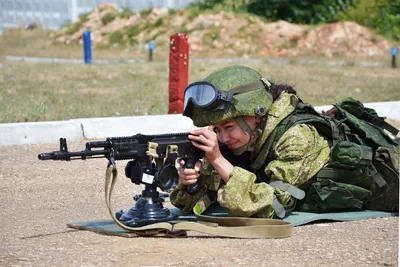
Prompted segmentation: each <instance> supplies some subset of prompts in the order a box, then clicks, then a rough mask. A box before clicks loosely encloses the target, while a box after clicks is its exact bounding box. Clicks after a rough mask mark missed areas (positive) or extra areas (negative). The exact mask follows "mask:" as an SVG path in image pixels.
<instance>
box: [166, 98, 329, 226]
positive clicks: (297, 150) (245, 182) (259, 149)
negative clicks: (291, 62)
mask: <svg viewBox="0 0 400 267" xmlns="http://www.w3.org/2000/svg"><path fill="white" fill-rule="evenodd" d="M298 101H299V100H298V98H297V97H296V96H295V95H292V94H288V93H283V94H282V95H281V96H280V98H279V99H277V100H276V101H274V103H273V105H272V106H271V108H270V110H269V112H268V115H267V116H268V117H267V123H266V126H265V129H264V131H263V133H262V134H261V135H260V136H259V137H258V139H257V141H256V144H255V149H254V151H253V153H254V155H252V158H254V160H253V161H252V162H251V165H252V167H253V168H254V169H256V170H257V169H259V168H263V169H264V173H265V174H266V176H267V177H268V178H270V179H271V180H281V181H284V182H287V183H290V184H293V185H296V186H297V185H301V184H303V183H305V182H306V181H308V180H309V179H310V178H311V177H312V176H313V175H315V174H316V173H317V172H318V171H319V170H320V169H321V168H322V167H323V166H324V165H325V164H326V163H327V162H328V160H329V153H330V149H329V146H328V143H327V141H326V140H325V139H324V138H323V137H321V136H320V135H319V133H318V132H317V130H316V129H315V128H314V126H311V125H306V124H297V125H295V126H293V127H292V128H290V129H289V130H287V131H286V132H285V133H284V134H283V135H282V136H281V138H279V140H278V141H277V142H276V144H275V145H274V146H273V147H272V148H270V149H269V150H268V151H265V146H263V145H264V143H265V142H266V141H267V139H268V136H270V134H271V133H272V132H273V130H274V129H275V128H276V127H277V125H278V124H279V123H280V122H281V121H282V120H283V119H285V118H286V117H287V116H288V115H289V114H291V113H292V112H293V111H294V110H295V107H296V105H297V103H298ZM270 152H271V153H272V154H271V155H273V156H272V160H269V162H267V156H268V154H269V153H270ZM215 176H218V175H217V174H216V172H215V171H214V170H213V169H212V166H211V165H210V164H207V163H205V165H204V168H203V172H202V174H201V176H200V177H199V179H200V182H201V183H202V184H203V185H204V187H203V189H202V190H201V191H200V192H198V193H197V194H195V195H189V194H188V193H187V192H186V190H185V187H186V186H184V185H181V184H180V185H178V186H177V187H176V189H175V190H174V191H173V192H171V194H170V199H171V203H172V204H173V205H174V206H176V207H178V208H180V209H182V210H183V211H185V212H190V211H191V210H192V209H193V207H194V205H195V204H196V203H197V201H198V200H199V199H200V198H201V197H202V196H204V195H205V194H206V191H207V188H208V187H209V186H210V184H211V183H213V181H215ZM219 180H220V179H218V181H219ZM258 180H260V179H258ZM274 196H276V198H277V199H278V201H279V202H280V203H281V204H283V206H286V205H288V203H289V200H290V195H289V193H287V192H285V191H282V190H280V189H277V188H273V187H271V186H270V185H269V184H267V183H265V182H257V176H256V174H254V173H252V172H250V171H248V170H246V169H243V168H241V167H238V166H235V167H234V169H233V171H232V173H231V174H230V175H229V181H228V182H227V183H226V184H225V183H224V182H223V181H222V182H221V183H220V187H219V190H218V194H217V201H218V202H219V204H220V205H221V206H222V207H225V208H227V209H228V211H229V213H230V215H231V216H241V217H250V216H253V217H265V218H272V217H273V216H274V209H273V207H272V203H273V198H274Z"/></svg>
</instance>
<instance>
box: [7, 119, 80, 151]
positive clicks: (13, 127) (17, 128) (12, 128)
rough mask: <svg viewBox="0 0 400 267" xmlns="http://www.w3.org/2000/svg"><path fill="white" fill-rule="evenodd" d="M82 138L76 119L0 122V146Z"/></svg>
mask: <svg viewBox="0 0 400 267" xmlns="http://www.w3.org/2000/svg"><path fill="white" fill-rule="evenodd" d="M60 137H65V138H67V139H68V140H81V139H83V134H82V129H81V124H80V123H79V122H76V121H45V122H24V123H4V124H0V146H10V145H23V144H41V143H54V142H58V140H59V139H60Z"/></svg>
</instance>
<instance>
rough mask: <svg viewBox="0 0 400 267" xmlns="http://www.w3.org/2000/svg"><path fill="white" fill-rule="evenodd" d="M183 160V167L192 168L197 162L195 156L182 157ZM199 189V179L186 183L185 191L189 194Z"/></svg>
mask: <svg viewBox="0 0 400 267" xmlns="http://www.w3.org/2000/svg"><path fill="white" fill-rule="evenodd" d="M184 160H185V165H184V167H185V168H187V169H193V168H194V165H195V164H196V162H197V160H198V159H197V158H196V157H187V158H185V159H184ZM200 189H201V184H200V182H199V181H197V182H195V183H194V184H191V185H188V186H187V188H186V191H187V192H188V193H189V194H190V195H194V194H196V193H197V192H199V191H200Z"/></svg>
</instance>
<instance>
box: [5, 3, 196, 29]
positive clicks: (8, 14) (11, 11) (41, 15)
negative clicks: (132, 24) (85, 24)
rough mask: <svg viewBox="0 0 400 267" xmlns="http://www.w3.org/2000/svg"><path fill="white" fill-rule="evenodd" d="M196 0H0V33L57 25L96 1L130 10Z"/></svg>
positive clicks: (175, 5) (182, 5) (89, 8)
mask: <svg viewBox="0 0 400 267" xmlns="http://www.w3.org/2000/svg"><path fill="white" fill-rule="evenodd" d="M197 1H198V0H0V34H1V32H2V31H3V29H4V28H9V27H26V26H28V25H30V24H33V23H36V24H40V25H42V27H43V28H46V29H58V28H60V27H61V26H62V25H64V24H66V23H68V22H71V21H76V20H77V19H78V16H79V15H80V14H83V13H86V12H90V11H92V10H93V9H95V8H96V7H97V6H98V5H99V4H100V3H116V4H117V5H118V6H119V7H120V8H121V9H123V8H129V9H131V10H134V11H139V10H146V9H150V8H169V9H182V8H185V7H186V6H188V5H189V4H190V3H193V2H197Z"/></svg>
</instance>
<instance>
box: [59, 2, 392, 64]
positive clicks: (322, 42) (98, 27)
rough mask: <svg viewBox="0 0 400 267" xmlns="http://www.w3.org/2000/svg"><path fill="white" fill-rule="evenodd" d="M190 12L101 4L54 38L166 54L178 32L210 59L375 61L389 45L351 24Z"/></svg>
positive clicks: (364, 29)
mask: <svg viewBox="0 0 400 267" xmlns="http://www.w3.org/2000/svg"><path fill="white" fill-rule="evenodd" d="M192 12H193V11H190V10H181V11H174V12H170V11H168V10H167V9H157V8H154V9H152V10H151V11H150V12H148V13H144V12H143V13H141V14H140V13H135V14H134V13H132V14H130V15H126V13H120V12H119V11H118V7H117V6H116V5H115V4H102V5H100V6H99V7H98V8H97V9H95V10H94V11H93V12H91V13H89V14H87V15H85V16H83V17H81V19H80V21H78V22H76V23H74V24H70V25H68V26H66V27H64V28H62V29H61V30H60V31H58V32H57V33H56V34H55V38H56V40H57V41H58V42H62V43H66V44H69V43H73V42H79V43H82V35H83V33H84V31H86V30H87V29H90V30H91V31H92V36H91V38H92V41H93V43H94V44H95V47H108V46H113V47H119V46H123V47H131V48H133V49H139V50H140V49H143V48H145V46H146V43H147V42H148V41H150V40H154V41H155V42H156V44H157V47H158V48H160V49H161V50H166V49H168V47H169V38H170V36H171V35H173V34H174V33H176V32H183V33H187V34H188V37H189V38H188V39H189V43H190V49H191V51H192V52H194V53H196V52H199V53H200V52H202V51H207V53H208V55H214V54H215V55H216V54H220V53H221V50H224V51H225V52H226V53H228V54H232V55H236V56H237V55H239V56H244V57H246V56H247V55H249V54H252V55H262V56H285V57H286V56H299V55H303V56H304V55H325V56H328V57H333V56H338V55H340V56H379V55H384V54H387V51H388V49H389V48H390V44H389V42H388V41H386V40H385V39H383V37H381V36H378V35H376V34H374V33H373V32H371V31H369V30H368V29H367V28H365V27H362V26H360V25H359V24H357V23H355V22H351V21H345V22H338V23H331V24H326V25H320V26H316V27H315V26H308V25H297V24H292V23H289V22H286V21H277V22H273V23H266V22H264V21H263V20H262V19H260V18H259V17H257V16H254V15H250V14H234V13H229V12H222V11H221V12H219V13H211V12H204V13H199V14H193V13H192Z"/></svg>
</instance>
